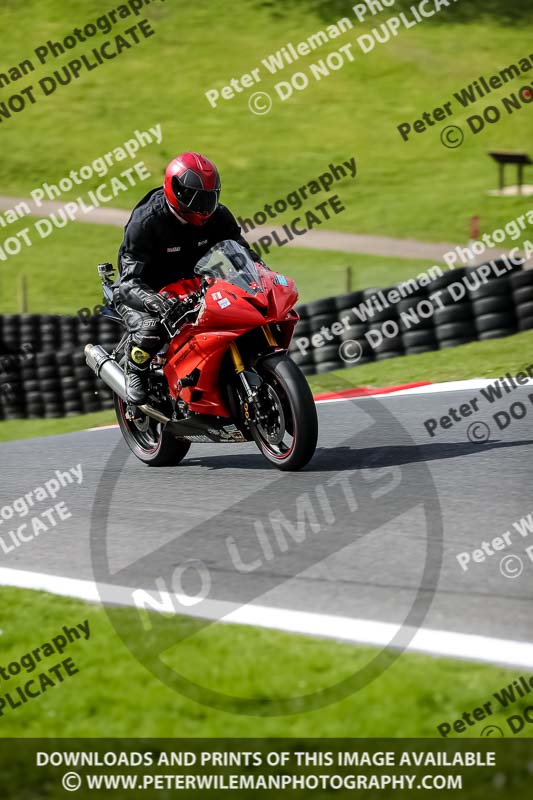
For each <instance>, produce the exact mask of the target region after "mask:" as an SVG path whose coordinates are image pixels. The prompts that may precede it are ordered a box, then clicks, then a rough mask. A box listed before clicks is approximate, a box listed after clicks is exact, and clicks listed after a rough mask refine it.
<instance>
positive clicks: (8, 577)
mask: <svg viewBox="0 0 533 800" xmlns="http://www.w3.org/2000/svg"><path fill="white" fill-rule="evenodd" d="M0 585H2V586H15V587H18V588H20V589H33V590H38V591H46V592H51V593H52V594H56V595H61V596H63V597H75V598H78V599H80V600H86V601H88V602H93V603H94V602H96V603H103V604H107V605H120V606H133V607H135V602H134V600H133V593H134V592H136V591H138V589H131V588H127V587H125V586H113V585H111V584H100V586H99V587H97V586H96V584H95V583H94V582H93V581H86V580H79V579H77V578H62V577H61V576H58V575H46V574H44V573H39V572H29V571H25V570H16V569H8V568H5V567H3V568H0ZM155 599H156V598H154V600H155ZM157 603H158V605H159V606H160V608H164V609H165V610H166V611H169V610H170V612H171V613H172V612H174V613H179V614H184V615H187V616H194V617H200V618H202V619H212V620H220V621H221V622H226V623H232V624H236V625H252V626H255V627H259V628H272V629H275V630H280V631H285V632H287V633H296V634H304V635H307V636H316V637H320V638H326V639H335V640H336V641H343V642H349V643H351V644H361V645H374V646H377V647H384V646H386V645H387V644H388V643H389V642H390V641H391V640H392V639H393V637H394V636H395V635H396V634H397V633H398V631H399V630H400V626H399V625H397V624H391V623H388V622H380V621H377V620H365V619H352V618H351V617H340V616H335V615H332V614H316V613H311V612H306V611H295V610H291V609H287V608H271V607H267V606H259V605H254V604H247V605H244V606H241V607H240V608H237V609H235V607H234V604H233V603H228V602H225V601H218V600H210V601H207V603H206V601H203V602H202V604H201V605H202V610H201V612H200V610H198V609H195V608H194V606H192V607H191V605H190V603H191V598H190V597H183V598H181V597H180V596H179V595H171V594H169V593H168V592H161V593H157ZM178 604H181V607H180V608H179V610H176V606H177V605H178ZM411 636H412V639H411ZM402 639H404V640H409V639H411V641H410V642H409V644H408V645H407V648H406V649H407V650H408V651H411V652H417V653H425V654H426V655H434V656H444V657H447V658H459V659H466V660H469V661H479V662H484V663H489V664H501V665H504V666H510V667H520V668H527V669H533V644H530V643H528V642H517V641H513V640H510V639H496V638H492V637H489V636H477V635H474V634H466V633H456V632H454V631H441V630H431V629H426V628H421V629H420V630H417V631H414V632H413V631H412V629H407V628H404V629H403V635H402Z"/></svg>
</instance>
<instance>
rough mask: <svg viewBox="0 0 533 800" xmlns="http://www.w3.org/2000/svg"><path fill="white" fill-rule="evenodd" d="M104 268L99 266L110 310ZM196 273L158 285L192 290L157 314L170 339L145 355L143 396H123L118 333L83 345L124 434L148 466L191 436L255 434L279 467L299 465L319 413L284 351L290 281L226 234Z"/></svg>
mask: <svg viewBox="0 0 533 800" xmlns="http://www.w3.org/2000/svg"><path fill="white" fill-rule="evenodd" d="M109 267H110V265H102V266H101V267H99V273H100V275H101V278H102V282H103V286H104V295H105V298H106V301H107V307H108V309H109V313H110V314H111V315H113V301H112V288H111V286H112V281H111V271H112V267H111V271H110V270H109ZM195 274H196V275H197V278H195V279H193V281H181V282H177V283H176V284H171V285H169V286H166V287H164V288H163V289H162V290H161V293H164V294H166V295H167V296H170V297H172V296H174V297H176V296H178V295H182V294H183V290H184V287H187V288H191V284H192V286H193V288H194V289H195V291H193V292H191V293H190V294H189V295H188V299H187V303H188V305H187V310H186V311H185V312H184V310H183V304H181V303H177V304H176V305H175V308H172V309H170V310H169V312H167V314H166V315H165V317H163V319H162V322H163V325H164V326H165V328H166V329H167V331H168V333H169V336H170V343H169V345H168V347H167V348H166V350H165V351H164V352H161V353H159V354H158V355H157V356H156V357H155V358H154V359H153V360H152V362H151V365H150V380H149V385H150V391H149V401H148V403H147V404H146V405H143V406H138V407H137V406H130V405H129V404H128V402H127V399H126V388H125V377H124V371H123V368H122V364H123V363H124V360H125V354H124V350H125V344H126V338H127V335H126V334H124V336H123V337H122V340H121V342H120V343H119V345H118V346H117V347H116V348H115V350H113V352H112V353H107V352H106V350H104V348H103V347H101V346H100V345H91V344H89V345H87V346H86V348H85V355H86V360H87V364H88V365H89V367H91V369H93V370H94V372H95V373H96V374H97V375H98V376H99V377H100V378H101V379H102V380H103V381H104V382H105V383H106V384H107V385H108V386H110V387H111V389H113V392H114V393H115V396H114V399H115V411H116V414H117V419H118V423H119V426H120V429H121V431H122V434H123V436H124V439H125V440H126V442H127V444H128V446H129V447H130V449H131V450H132V451H133V453H134V454H135V455H136V456H137V458H139V459H140V460H141V461H143V462H144V463H145V464H151V465H154V466H156V465H163V464H178V463H179V462H180V461H181V460H182V459H183V458H184V457H185V455H186V454H187V452H188V450H189V448H190V446H191V443H192V442H223V443H228V442H250V441H254V442H255V443H256V445H257V446H258V448H259V450H260V451H261V452H262V454H263V455H264V456H265V458H266V459H267V460H268V461H269V462H270V463H271V464H273V465H274V466H276V467H277V468H278V469H280V470H298V469H301V468H302V467H304V466H305V465H306V464H307V463H308V462H309V461H310V459H311V458H312V457H313V454H314V452H315V449H316V443H317V436H318V421H317V414H316V407H315V403H314V400H313V396H312V394H311V390H310V388H309V385H308V383H307V381H306V379H305V377H304V375H303V374H302V372H301V371H300V370H299V369H298V367H297V366H296V364H294V362H293V361H292V360H291V359H290V358H289V356H288V355H287V348H288V346H289V343H290V341H291V338H292V335H293V332H294V327H295V325H296V322H297V321H298V319H299V317H298V314H297V313H296V311H295V310H294V305H295V303H296V301H297V299H298V292H297V290H296V287H295V284H294V281H293V280H292V279H290V278H286V277H284V276H283V275H279V274H278V273H276V272H272V271H270V270H269V269H266V268H265V267H263V266H261V265H259V264H257V263H256V262H255V261H254V260H253V258H252V257H251V255H250V252H249V251H248V250H246V248H244V247H242V246H241V245H240V244H238V243H237V242H235V241H230V240H228V241H224V242H221V243H220V244H217V245H216V246H215V247H213V248H212V249H211V250H210V251H209V252H208V253H207V254H206V255H205V256H204V257H203V258H202V259H201V260H200V261H199V262H198V264H197V265H196V267H195ZM175 309H179V312H178V313H179V316H177V314H176V311H175ZM114 318H115V319H117V321H121V320H120V318H119V317H118V316H115V317H114Z"/></svg>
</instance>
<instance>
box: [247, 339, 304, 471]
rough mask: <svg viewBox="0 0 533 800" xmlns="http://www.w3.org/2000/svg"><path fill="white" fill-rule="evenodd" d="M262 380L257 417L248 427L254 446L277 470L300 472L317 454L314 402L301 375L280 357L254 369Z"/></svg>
mask: <svg viewBox="0 0 533 800" xmlns="http://www.w3.org/2000/svg"><path fill="white" fill-rule="evenodd" d="M257 372H258V373H259V375H260V376H261V378H262V379H263V383H262V385H261V387H260V388H259V390H258V397H257V402H256V417H255V419H254V421H253V422H251V424H250V429H251V433H252V436H253V438H254V441H255V443H256V444H257V446H258V448H259V450H260V451H261V452H262V454H263V455H264V457H265V458H266V459H267V461H269V462H270V463H271V464H273V465H274V466H275V467H277V469H280V470H284V471H289V470H293V471H294V470H299V469H302V467H305V465H306V464H308V463H309V461H310V460H311V458H312V457H313V455H314V452H315V450H316V444H317V439H318V419H317V413H316V406H315V401H314V399H313V395H312V393H311V389H310V388H309V384H308V383H307V381H306V379H305V377H304V375H303V373H302V372H301V371H300V370H299V369H298V367H297V366H296V364H295V363H294V362H293V361H291V359H290V358H289V357H288V356H286V355H285V354H283V355H273V356H269V357H268V358H265V359H264V360H263V361H262V362H261V363H260V365H258V367H257Z"/></svg>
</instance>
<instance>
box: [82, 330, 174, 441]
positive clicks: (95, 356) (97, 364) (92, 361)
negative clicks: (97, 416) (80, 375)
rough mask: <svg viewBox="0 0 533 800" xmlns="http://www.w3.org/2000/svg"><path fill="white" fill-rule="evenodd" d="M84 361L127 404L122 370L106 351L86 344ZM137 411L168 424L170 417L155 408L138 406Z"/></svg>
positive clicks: (97, 345)
mask: <svg viewBox="0 0 533 800" xmlns="http://www.w3.org/2000/svg"><path fill="white" fill-rule="evenodd" d="M85 361H86V362H87V366H88V367H90V368H91V369H92V371H93V372H94V373H95V375H96V376H97V377H98V378H100V379H101V380H102V381H103V382H104V383H105V384H106V385H107V386H109V388H110V389H112V390H113V391H114V392H115V394H118V396H119V397H120V398H121V399H122V400H124V401H125V402H127V399H128V398H127V394H126V376H125V375H124V370H123V369H122V367H121V366H120V365H119V364H117V362H116V361H115V359H114V358H111V356H110V355H109V353H108V352H107V350H104V348H103V347H102V346H101V345H99V344H87V345H85ZM139 410H140V411H142V412H143V414H146V415H147V416H149V417H152V419H155V420H157V421H158V422H161V423H162V424H163V425H166V424H167V422H170V417H167V416H165V414H162V413H161V412H160V411H158V410H157V409H156V408H152V406H148V405H144V406H139Z"/></svg>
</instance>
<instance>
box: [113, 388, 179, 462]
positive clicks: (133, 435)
mask: <svg viewBox="0 0 533 800" xmlns="http://www.w3.org/2000/svg"><path fill="white" fill-rule="evenodd" d="M113 402H114V406H115V413H116V415H117V421H118V424H119V427H120V430H121V431H122V435H123V437H124V439H125V441H126V444H127V445H128V447H129V448H130V450H131V452H132V453H133V455H134V456H136V457H137V458H138V459H139V461H142V462H143V463H144V464H148V466H150V467H168V466H172V465H174V466H175V465H177V464H179V463H180V461H182V460H183V459H184V458H185V456H186V455H187V453H188V452H189V450H190V447H191V443H190V442H184V441H182V440H180V439H176V437H175V436H173V435H172V434H171V433H169V432H168V431H165V430H164V429H163V427H162V425H161V423H160V422H157V420H155V419H152V418H151V417H146V416H142V417H140V418H139V419H138V420H137V419H136V420H129V419H126V403H125V402H124V400H122V398H121V397H119V396H118V395H116V394H114V395H113Z"/></svg>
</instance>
